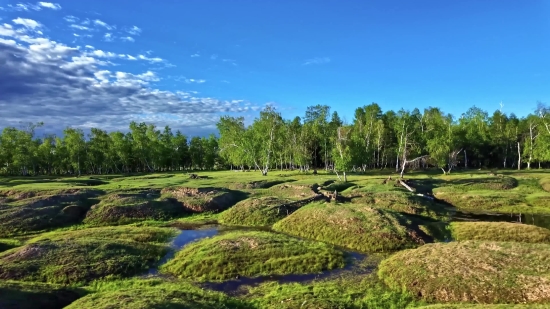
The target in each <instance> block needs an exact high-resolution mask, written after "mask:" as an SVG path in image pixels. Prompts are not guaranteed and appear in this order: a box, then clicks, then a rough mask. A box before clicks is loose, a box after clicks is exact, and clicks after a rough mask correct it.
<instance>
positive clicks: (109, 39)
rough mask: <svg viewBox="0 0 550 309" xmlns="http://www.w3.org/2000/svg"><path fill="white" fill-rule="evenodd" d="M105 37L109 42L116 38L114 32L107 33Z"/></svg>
mask: <svg viewBox="0 0 550 309" xmlns="http://www.w3.org/2000/svg"><path fill="white" fill-rule="evenodd" d="M103 39H104V40H105V41H107V42H112V41H113V40H114V39H115V38H114V37H113V34H112V33H105V35H104V36H103Z"/></svg>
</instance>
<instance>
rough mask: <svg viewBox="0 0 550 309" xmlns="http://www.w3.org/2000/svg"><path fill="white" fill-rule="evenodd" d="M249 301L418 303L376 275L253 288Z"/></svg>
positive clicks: (291, 306) (262, 305) (285, 307)
mask: <svg viewBox="0 0 550 309" xmlns="http://www.w3.org/2000/svg"><path fill="white" fill-rule="evenodd" d="M245 299H246V300H248V301H249V302H250V303H251V304H253V305H254V306H255V307H256V308H258V309H298V308H300V309H317V308H325V309H333V308H334V309H339V308H353V309H355V308H388V309H400V308H405V307H407V306H414V305H415V304H416V303H417V302H416V301H415V300H414V298H413V297H412V296H411V295H409V294H408V293H403V292H396V291H391V290H389V289H388V288H387V287H386V286H385V285H384V284H383V283H381V282H380V280H378V279H377V278H376V275H366V276H350V277H343V278H337V279H333V280H324V281H314V282H311V283H291V284H279V283H276V282H270V283H264V284H262V285H260V286H258V287H255V288H252V289H251V290H250V294H248V295H247V296H246V297H245Z"/></svg>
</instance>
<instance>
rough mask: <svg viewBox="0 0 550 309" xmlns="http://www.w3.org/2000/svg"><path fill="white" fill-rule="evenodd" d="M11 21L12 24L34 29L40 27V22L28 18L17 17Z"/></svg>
mask: <svg viewBox="0 0 550 309" xmlns="http://www.w3.org/2000/svg"><path fill="white" fill-rule="evenodd" d="M12 21H13V23H14V24H17V25H21V26H23V27H25V28H28V29H36V28H40V27H42V24H40V23H39V22H37V21H35V20H32V19H28V18H21V17H18V18H16V19H14V20H12Z"/></svg>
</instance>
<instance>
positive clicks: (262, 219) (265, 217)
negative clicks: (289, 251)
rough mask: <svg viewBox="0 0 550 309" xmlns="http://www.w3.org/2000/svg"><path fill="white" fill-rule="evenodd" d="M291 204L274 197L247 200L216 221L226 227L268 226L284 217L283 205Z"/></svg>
mask: <svg viewBox="0 0 550 309" xmlns="http://www.w3.org/2000/svg"><path fill="white" fill-rule="evenodd" d="M291 202H292V201H290V200H284V199H279V198H276V197H261V198H249V199H246V200H244V201H241V202H239V203H237V204H236V205H235V206H233V207H231V208H229V209H228V210H226V211H224V212H223V213H221V214H220V216H219V220H218V221H219V222H220V223H222V224H228V225H242V226H270V225H273V224H274V223H275V222H277V221H279V220H281V219H282V218H284V217H286V215H287V208H285V207H284V205H286V204H288V203H291Z"/></svg>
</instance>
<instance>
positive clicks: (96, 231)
mask: <svg viewBox="0 0 550 309" xmlns="http://www.w3.org/2000/svg"><path fill="white" fill-rule="evenodd" d="M176 234H177V230H176V229H173V228H159V227H133V226H109V227H96V228H86V229H80V230H67V231H56V232H49V233H44V234H41V235H40V236H37V237H34V238H31V239H29V240H28V241H27V243H36V242H41V241H57V240H79V239H99V240H105V239H110V240H127V241H136V242H142V243H164V242H167V241H168V240H169V239H170V238H171V237H174V236H176Z"/></svg>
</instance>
